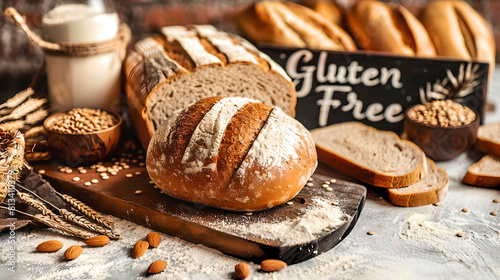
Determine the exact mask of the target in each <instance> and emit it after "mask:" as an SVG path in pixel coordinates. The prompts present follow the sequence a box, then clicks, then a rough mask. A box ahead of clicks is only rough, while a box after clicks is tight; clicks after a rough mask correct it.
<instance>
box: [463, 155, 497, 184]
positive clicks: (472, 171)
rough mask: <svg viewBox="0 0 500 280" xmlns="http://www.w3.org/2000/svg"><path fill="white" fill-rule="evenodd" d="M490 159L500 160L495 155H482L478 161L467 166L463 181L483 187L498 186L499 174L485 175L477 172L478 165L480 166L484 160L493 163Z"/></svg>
mask: <svg viewBox="0 0 500 280" xmlns="http://www.w3.org/2000/svg"><path fill="white" fill-rule="evenodd" d="M492 161H496V162H500V157H499V156H496V155H485V156H484V157H482V158H481V159H480V160H479V161H478V162H476V163H474V164H473V165H471V166H470V167H469V169H468V170H467V173H466V174H465V176H464V178H463V182H464V183H465V184H468V185H473V186H479V187H485V188H497V187H500V176H493V175H486V174H481V173H480V172H477V169H479V166H481V165H482V164H484V163H485V162H486V163H490V164H493V163H492ZM499 174H500V173H499Z"/></svg>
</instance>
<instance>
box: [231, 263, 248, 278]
mask: <svg viewBox="0 0 500 280" xmlns="http://www.w3.org/2000/svg"><path fill="white" fill-rule="evenodd" d="M234 272H236V276H237V277H238V278H240V279H245V278H247V277H248V275H250V268H249V267H248V265H247V264H246V263H242V262H241V263H239V264H237V265H236V266H235V267H234Z"/></svg>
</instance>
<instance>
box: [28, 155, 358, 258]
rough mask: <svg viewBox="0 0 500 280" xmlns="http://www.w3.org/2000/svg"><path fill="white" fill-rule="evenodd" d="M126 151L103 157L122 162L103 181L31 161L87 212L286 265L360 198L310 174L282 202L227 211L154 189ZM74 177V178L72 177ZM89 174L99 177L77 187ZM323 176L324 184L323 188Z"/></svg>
mask: <svg viewBox="0 0 500 280" xmlns="http://www.w3.org/2000/svg"><path fill="white" fill-rule="evenodd" d="M131 157H132V154H122V155H121V157H120V156H118V157H116V158H115V159H112V160H113V161H110V162H104V163H103V165H104V166H107V167H109V166H112V165H114V164H115V162H117V161H120V158H121V159H122V161H128V163H127V165H129V166H130V167H129V168H128V169H123V170H122V171H120V172H119V173H118V174H117V175H114V176H113V175H109V179H107V180H103V179H101V176H100V175H99V174H100V173H98V172H97V171H96V170H95V169H91V168H90V167H86V169H87V173H85V174H80V173H79V172H78V170H77V169H76V168H73V171H72V173H70V174H68V173H63V172H60V171H59V170H58V164H57V163H52V164H41V165H36V166H34V167H35V169H36V170H40V169H44V170H45V175H44V178H45V179H46V180H48V181H49V182H50V183H51V184H52V186H53V187H54V188H55V189H56V190H58V191H59V192H62V193H66V194H69V195H71V196H73V197H75V198H77V199H79V200H81V201H83V202H84V203H86V204H88V205H89V206H91V207H93V208H94V209H95V210H98V211H101V212H103V213H106V214H110V215H113V216H116V217H120V218H124V219H126V220H129V221H132V222H134V223H138V224H141V225H143V226H146V227H149V228H151V229H153V230H157V231H160V232H164V233H167V234H169V235H173V236H178V237H180V238H183V239H185V240H188V241H191V242H194V243H200V244H203V245H206V246H208V247H212V248H215V249H217V250H220V251H222V252H224V253H227V254H230V255H233V256H236V257H240V258H243V259H247V260H251V261H255V262H259V261H261V260H263V259H267V258H274V259H281V260H283V261H285V262H287V263H288V264H294V263H298V262H301V261H304V260H307V259H310V258H313V257H315V256H317V255H319V254H321V253H323V252H326V251H328V250H329V249H331V248H333V247H334V246H335V245H337V244H338V243H339V242H340V241H341V240H342V239H344V238H345V237H346V236H347V234H348V233H349V232H350V231H351V229H352V228H353V227H354V224H355V223H356V221H357V219H358V217H359V214H360V212H361V209H362V208H363V205H364V202H365V198H366V189H365V187H363V186H361V185H358V184H354V183H350V182H346V181H342V180H336V181H335V180H332V181H335V182H334V183H332V182H330V179H331V178H329V177H325V176H322V175H318V174H314V175H313V176H312V178H313V179H312V181H311V183H312V186H306V187H304V189H303V190H302V191H301V192H300V193H299V194H298V195H297V196H296V197H295V198H294V199H293V200H292V201H290V202H288V203H287V204H284V205H281V206H278V207H274V208H272V209H269V210H265V211H259V212H254V213H241V212H230V211H225V210H220V209H215V208H211V207H206V206H203V205H199V204H194V203H190V202H185V201H180V200H177V199H174V198H171V197H169V196H167V195H165V194H162V193H160V191H159V190H158V189H156V188H154V185H153V184H152V183H150V179H149V176H148V174H147V171H146V168H145V167H144V166H141V165H143V164H140V163H139V162H141V161H142V157H138V158H131ZM124 164H125V163H124ZM108 174H109V173H108ZM127 174H132V177H126V175H127ZM128 176H130V175H128ZM74 177H79V178H80V181H78V182H75V181H73V178H74ZM92 179H98V180H99V182H98V183H96V184H92V185H91V186H85V185H84V182H89V181H91V180H92ZM327 181H328V182H329V183H330V184H329V185H328V186H329V187H331V189H327V188H326V187H328V186H326V184H325V182H327ZM309 185H311V184H309ZM322 185H323V186H322ZM136 191H142V193H140V194H136Z"/></svg>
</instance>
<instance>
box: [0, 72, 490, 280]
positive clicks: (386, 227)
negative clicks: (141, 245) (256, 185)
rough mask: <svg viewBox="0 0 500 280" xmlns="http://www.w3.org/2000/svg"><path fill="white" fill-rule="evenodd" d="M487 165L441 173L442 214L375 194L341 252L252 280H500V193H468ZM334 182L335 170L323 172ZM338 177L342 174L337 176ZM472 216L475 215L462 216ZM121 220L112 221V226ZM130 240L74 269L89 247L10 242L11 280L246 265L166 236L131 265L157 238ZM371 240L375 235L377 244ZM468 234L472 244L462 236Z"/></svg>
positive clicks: (0, 238) (0, 274) (125, 227)
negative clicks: (446, 180)
mask: <svg viewBox="0 0 500 280" xmlns="http://www.w3.org/2000/svg"><path fill="white" fill-rule="evenodd" d="M489 96H490V99H491V100H492V101H493V102H494V103H495V104H496V106H497V110H496V112H495V113H490V114H488V115H487V118H486V122H493V121H500V109H499V106H500V69H497V71H496V74H495V77H494V78H493V84H492V85H491V93H490V95H489ZM475 157H477V155H466V154H463V155H461V156H460V157H458V158H457V159H455V160H452V161H449V162H441V163H439V164H438V165H439V166H440V167H442V168H444V169H446V171H448V174H449V176H450V186H449V191H448V195H447V197H446V199H445V200H444V201H443V202H442V203H440V204H439V205H438V206H433V205H429V206H423V207H417V208H401V207H395V206H392V205H391V204H389V203H388V202H386V201H385V200H384V199H383V198H381V197H379V195H378V194H377V193H376V192H375V191H373V190H369V193H368V199H367V201H366V205H365V208H364V210H363V212H362V213H361V217H360V218H359V221H358V223H357V225H356V226H355V228H354V229H353V231H352V232H351V234H350V235H349V236H348V237H347V238H346V239H345V240H344V241H343V242H341V243H340V244H339V245H338V246H337V247H335V248H334V249H332V250H330V251H329V252H327V253H324V254H322V255H320V256H318V257H316V258H314V259H311V260H309V261H306V262H303V263H299V264H296V265H292V266H289V267H287V268H286V269H284V270H282V271H280V272H277V273H270V274H269V273H263V272H259V265H253V264H251V265H250V267H251V270H252V279H288V280H292V279H371V280H372V279H403V278H404V279H423V278H424V279H428V278H430V279H457V278H458V279H500V224H499V221H500V216H492V215H490V212H492V211H496V212H500V203H493V199H500V191H499V189H484V188H477V187H471V186H466V185H464V184H462V183H461V179H462V177H463V175H464V174H465V172H466V170H467V168H468V166H469V165H470V164H472V162H473V160H474V159H477V158H475ZM322 172H324V173H330V172H331V170H329V169H328V168H324V169H322ZM333 175H334V176H336V175H335V174H333ZM463 208H467V209H468V210H469V211H468V212H463V211H462V209H463ZM110 218H111V217H110ZM111 219H113V220H114V221H115V223H116V226H117V228H118V231H119V232H121V233H122V236H123V239H122V240H120V241H116V242H114V243H113V244H112V246H109V245H108V246H105V247H101V248H89V247H85V246H84V251H83V254H82V255H81V256H80V257H79V258H78V259H76V260H74V261H71V262H66V261H64V258H63V253H64V250H65V249H66V248H68V247H69V246H71V245H73V244H81V242H80V241H78V240H75V239H72V238H65V237H61V236H60V235H58V234H55V233H53V232H51V231H49V230H34V231H29V232H28V231H22V230H21V231H17V232H16V233H15V234H16V235H15V241H16V242H15V243H14V244H9V243H8V242H9V234H8V233H2V234H0V244H2V246H0V278H1V279H77V278H85V279H135V278H138V279H145V278H148V279H231V278H232V277H234V275H233V274H232V273H233V271H234V265H235V264H237V263H238V262H239V261H240V260H238V259H237V258H233V257H229V256H226V255H224V254H222V253H220V252H218V251H215V250H212V249H209V248H206V247H204V246H201V245H196V244H193V243H189V242H186V241H183V240H181V239H178V238H174V237H170V236H167V235H164V234H162V238H163V243H162V245H161V246H160V247H158V248H156V249H152V250H150V251H148V252H147V253H146V254H145V255H144V256H143V257H141V258H139V259H133V258H131V257H130V254H131V248H132V247H133V245H134V244H135V242H137V241H138V240H140V239H143V238H144V237H145V235H146V234H147V233H148V232H149V230H148V229H147V228H145V227H142V226H139V225H136V224H134V223H131V222H128V221H125V220H121V219H117V218H111ZM368 231H373V232H375V234H374V235H368V234H367V232H368ZM458 232H462V233H463V234H464V236H463V237H457V236H456V234H457V233H458ZM48 239H59V240H61V241H63V243H64V247H63V250H61V251H59V252H57V253H53V254H43V253H37V252H35V251H34V248H35V247H36V245H37V244H39V243H40V242H42V241H45V240H48ZM11 245H15V246H16V248H15V250H14V252H15V254H16V256H15V259H16V266H15V270H16V273H11V272H9V271H8V269H7V268H8V266H7V265H6V264H7V261H8V260H9V255H8V254H9V246H11ZM157 259H163V260H166V261H167V263H168V265H167V269H166V271H165V272H163V273H162V274H159V275H155V276H148V275H147V274H146V273H145V271H146V270H147V268H148V266H149V264H150V263H151V262H152V261H154V260H157Z"/></svg>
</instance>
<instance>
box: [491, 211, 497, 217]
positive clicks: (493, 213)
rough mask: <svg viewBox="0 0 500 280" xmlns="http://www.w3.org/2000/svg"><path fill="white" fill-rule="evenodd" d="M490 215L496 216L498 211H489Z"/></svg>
mask: <svg viewBox="0 0 500 280" xmlns="http://www.w3.org/2000/svg"><path fill="white" fill-rule="evenodd" d="M490 215H491V216H496V215H498V213H497V212H495V211H493V212H491V213H490Z"/></svg>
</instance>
